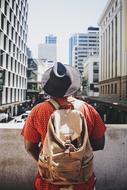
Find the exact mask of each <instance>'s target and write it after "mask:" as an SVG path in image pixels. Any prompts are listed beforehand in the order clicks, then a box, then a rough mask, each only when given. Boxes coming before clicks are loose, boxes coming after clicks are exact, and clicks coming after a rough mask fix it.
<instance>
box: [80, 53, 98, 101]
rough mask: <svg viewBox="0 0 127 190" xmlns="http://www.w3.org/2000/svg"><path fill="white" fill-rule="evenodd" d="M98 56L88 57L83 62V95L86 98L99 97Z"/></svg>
mask: <svg viewBox="0 0 127 190" xmlns="http://www.w3.org/2000/svg"><path fill="white" fill-rule="evenodd" d="M99 62H100V58H99V55H91V56H88V57H87V59H86V60H85V61H84V72H83V78H82V79H83V83H82V84H83V93H84V95H87V96H94V97H95V96H99Z"/></svg>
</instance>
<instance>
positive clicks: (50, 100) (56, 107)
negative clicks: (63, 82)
mask: <svg viewBox="0 0 127 190" xmlns="http://www.w3.org/2000/svg"><path fill="white" fill-rule="evenodd" d="M47 101H48V102H49V103H50V104H51V105H52V106H53V107H54V108H55V109H56V110H58V109H60V104H59V103H58V102H57V101H56V100H54V99H52V98H50V99H48V100H47Z"/></svg>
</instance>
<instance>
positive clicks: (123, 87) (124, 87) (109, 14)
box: [99, 0, 127, 101]
mask: <svg viewBox="0 0 127 190" xmlns="http://www.w3.org/2000/svg"><path fill="white" fill-rule="evenodd" d="M99 25H100V28H101V32H100V36H101V50H100V51H101V62H100V63H101V64H100V95H101V96H102V97H106V98H107V99H109V100H112V101H115V100H116V101H119V100H126V99H127V0H108V2H107V5H106V7H105V9H104V11H103V12H102V15H101V17H100V19H99Z"/></svg>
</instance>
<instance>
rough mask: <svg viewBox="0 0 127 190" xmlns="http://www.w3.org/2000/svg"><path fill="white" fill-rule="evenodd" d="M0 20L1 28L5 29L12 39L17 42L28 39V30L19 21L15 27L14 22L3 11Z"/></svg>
mask: <svg viewBox="0 0 127 190" xmlns="http://www.w3.org/2000/svg"><path fill="white" fill-rule="evenodd" d="M0 21H1V22H0V23H1V25H0V28H1V30H2V31H4V33H5V34H7V36H9V37H10V39H12V40H13V41H15V44H18V43H20V41H21V40H22V41H24V42H26V41H27V30H26V31H25V30H24V29H23V27H22V25H20V24H19V22H18V21H16V23H17V27H13V25H12V23H10V22H9V21H8V20H7V18H6V17H5V16H4V14H3V13H0Z"/></svg>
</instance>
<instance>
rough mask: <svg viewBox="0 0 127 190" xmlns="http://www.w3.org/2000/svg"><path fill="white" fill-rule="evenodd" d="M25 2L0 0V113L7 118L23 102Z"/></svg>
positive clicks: (25, 33)
mask: <svg viewBox="0 0 127 190" xmlns="http://www.w3.org/2000/svg"><path fill="white" fill-rule="evenodd" d="M27 15H28V3H27V0H0V70H1V72H4V76H3V77H4V79H3V83H2V89H1V91H0V110H1V112H2V111H3V110H4V111H6V112H8V113H9V114H10V115H11V116H13V115H17V112H18V108H19V107H20V106H21V105H22V103H23V102H24V101H25V99H26V89H27V75H26V68H27V47H26V43H27V31H28V26H27Z"/></svg>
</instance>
